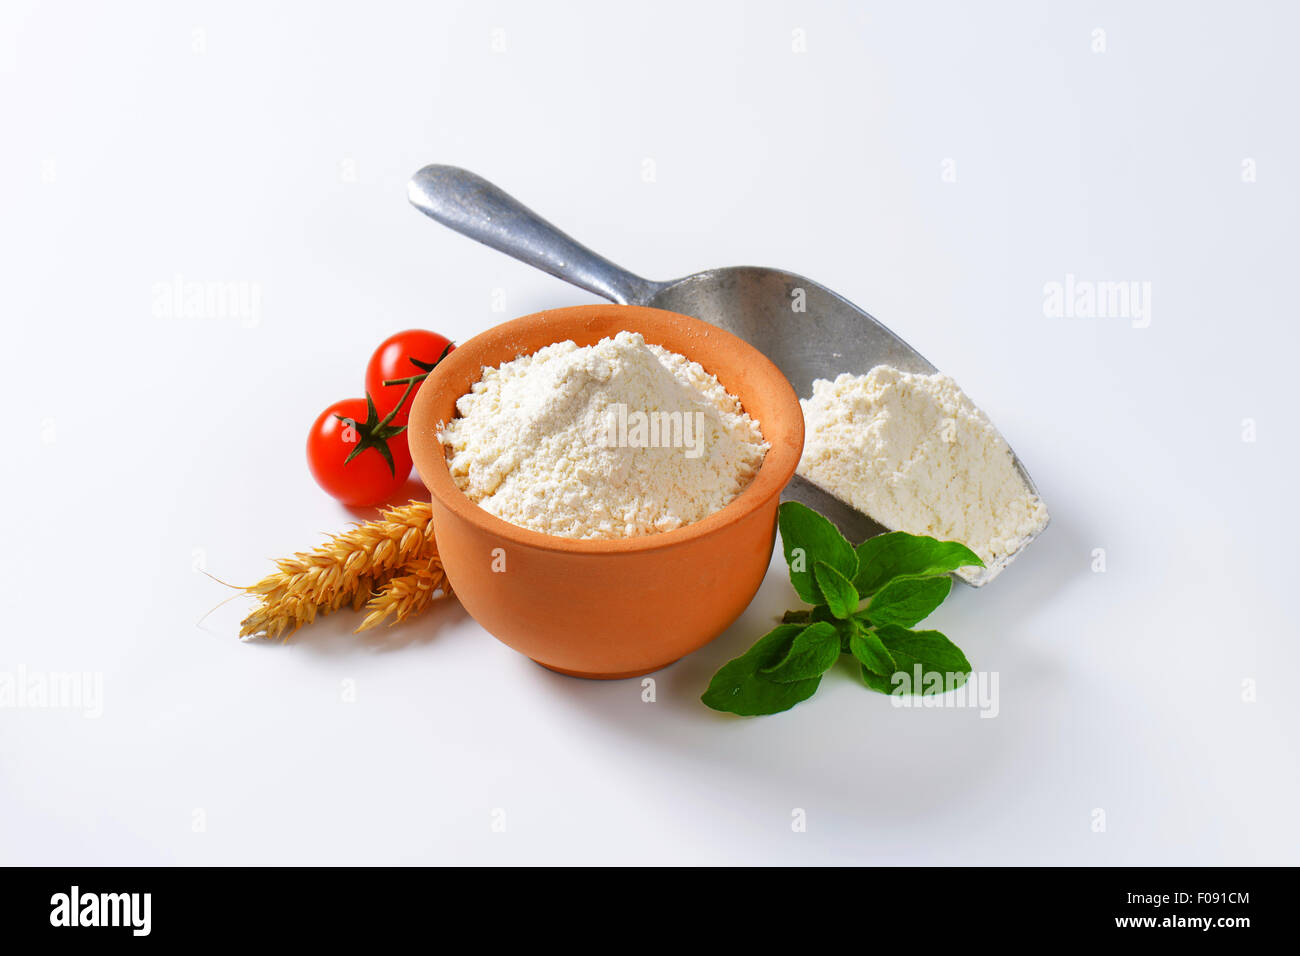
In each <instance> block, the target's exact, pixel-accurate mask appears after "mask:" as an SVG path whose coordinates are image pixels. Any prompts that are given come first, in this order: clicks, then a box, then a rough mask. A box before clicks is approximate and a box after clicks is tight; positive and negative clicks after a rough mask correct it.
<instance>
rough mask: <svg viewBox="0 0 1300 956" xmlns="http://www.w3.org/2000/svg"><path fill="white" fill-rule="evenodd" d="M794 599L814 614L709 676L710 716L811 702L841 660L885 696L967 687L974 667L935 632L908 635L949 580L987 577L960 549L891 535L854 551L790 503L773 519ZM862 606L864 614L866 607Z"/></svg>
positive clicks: (823, 522) (794, 615)
mask: <svg viewBox="0 0 1300 956" xmlns="http://www.w3.org/2000/svg"><path fill="white" fill-rule="evenodd" d="M777 523H778V525H779V527H780V529H781V545H782V549H783V550H784V552H785V559H786V563H787V564H788V565H789V568H790V583H791V584H792V585H794V589H795V592H796V593H798V595H799V596H800V597H801V598H803V599H804V600H805V601H807V602H808V603H809V604H811V605H813V606H812V607H811V608H799V609H796V610H791V611H787V612H786V613H785V615H784V616H783V617H782V623H781V624H779V625H777V626H776V627H775V628H773V629H772V630H771V631H769V632H768V633H767V634H764V635H763V636H762V637H760V638H759V639H758V642H757V643H756V644H755V645H754V646H753V647H751V648H750V649H749V650H748V651H746V652H745V653H744V654H742V655H740V657H737V658H735V659H734V660H732V661H728V662H727V663H726V664H724V665H723V666H722V667H721V669H719V671H718V672H717V673H716V674H714V675H713V680H712V681H710V682H709V687H708V690H706V691H705V692H704V694H703V696H702V697H701V698H700V699H701V700H702V701H704V703H705V704H707V705H708V706H709V707H712V708H713V709H714V710H721V711H726V712H727V713H732V714H739V715H741V716H745V717H755V716H759V715H762V714H775V713H779V712H781V711H783V710H789V709H790V708H791V707H793V706H794V705H795V704H797V703H799V702H800V701H803V700H807V699H808V698H809V697H811V696H812V695H813V694H814V693H815V692H816V690H817V687H818V686H819V685H820V684H821V680H822V677H823V676H824V675H825V674H826V672H827V671H829V670H830V669H831V667H832V666H834V664H835V662H836V661H837V660H839V659H840V657H841V656H843V655H845V654H847V655H849V656H850V657H851V658H852V659H853V660H854V661H856V663H857V664H858V670H859V674H860V676H861V679H862V682H863V683H864V684H866V686H867V687H870V688H871V689H872V690H877V691H880V692H881V693H885V694H891V693H910V694H929V693H936V692H942V691H944V690H950V689H952V688H953V687H956V686H960V685H961V684H962V683H964V682H965V680H966V678H967V676H968V675H969V674H970V671H971V666H970V662H969V661H968V660H967V659H966V655H965V654H963V653H962V652H961V650H960V649H959V648H958V647H957V645H956V644H954V643H953V642H952V641H950V640H948V638H947V637H945V636H944V635H943V634H940V633H939V632H938V631H914V630H911V628H912V627H913V626H914V625H916V624H919V623H920V622H921V621H923V620H924V619H925V618H927V617H929V615H930V614H931V613H932V612H933V611H934V609H935V608H937V607H938V606H939V605H940V604H942V603H943V601H944V599H945V598H946V597H947V596H948V592H949V591H950V590H951V588H952V579H951V578H950V577H949V576H948V575H949V574H950V573H951V572H953V571H956V570H957V569H958V568H963V567H981V568H982V567H983V566H984V562H983V561H981V560H980V559H979V557H978V556H977V555H976V554H975V552H973V551H971V550H970V549H969V548H967V547H966V546H965V545H963V544H959V543H958V542H956V541H939V540H937V539H935V538H930V537H926V536H923V535H912V534H906V533H904V532H902V531H891V532H889V533H888V534H882V535H879V536H878V537H875V538H869V539H867V540H866V541H864V542H863V543H862V544H861V545H859V546H858V547H857V548H854V547H853V545H851V544H850V543H849V542H848V541H847V540H846V539H845V538H844V536H843V535H842V534H840V532H839V529H837V528H836V527H835V525H833V524H831V522H830V521H829V520H827V519H826V518H825V517H823V516H822V515H820V514H818V513H817V512H816V511H813V510H812V509H811V508H809V507H807V506H806V505H802V504H799V503H798V502H795V501H787V502H785V503H784V504H782V505H781V508H780V511H779V512H778V516H777ZM864 602H865V604H864Z"/></svg>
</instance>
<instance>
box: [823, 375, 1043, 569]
mask: <svg viewBox="0 0 1300 956" xmlns="http://www.w3.org/2000/svg"><path fill="white" fill-rule="evenodd" d="M800 404H801V405H802V406H803V410H804V419H805V423H806V427H807V438H806V440H805V443H804V450H803V458H802V459H801V460H800V462H799V469H798V471H799V474H801V475H803V476H804V477H805V478H807V479H808V480H809V481H811V482H813V483H814V484H817V485H820V486H821V487H822V488H824V489H825V490H827V491H829V492H830V493H831V494H833V495H835V496H836V497H837V498H840V499H842V500H844V501H847V502H848V503H849V504H851V505H853V507H855V508H857V509H858V510H859V511H861V512H864V513H865V514H868V515H870V516H871V517H873V518H875V519H876V520H877V521H878V522H880V523H881V524H883V525H884V526H885V527H887V528H890V529H892V530H895V531H906V532H908V533H910V534H926V535H930V536H932V537H935V538H941V539H944V540H950V541H960V542H962V544H964V545H966V546H967V547H968V548H970V549H971V550H972V551H974V552H975V553H976V554H978V555H979V556H980V557H981V558H983V559H984V563H985V564H986V565H987V566H988V567H989V568H990V571H991V573H990V575H989V576H990V577H992V575H995V574H996V573H997V572H998V571H1000V570H1001V568H1002V567H1003V566H1005V564H1006V561H1007V559H1008V557H1009V555H1011V554H1012V553H1013V552H1014V551H1016V549H1017V548H1019V546H1020V545H1021V544H1022V543H1023V542H1024V540H1025V538H1026V537H1027V536H1029V535H1030V534H1032V533H1034V532H1035V531H1038V530H1040V529H1041V528H1042V527H1043V525H1045V524H1046V523H1047V508H1046V507H1045V506H1044V505H1043V502H1042V501H1041V500H1040V499H1039V498H1038V496H1037V495H1035V494H1033V493H1032V492H1031V491H1030V490H1029V486H1028V485H1027V484H1025V481H1024V479H1022V478H1021V477H1020V473H1019V472H1018V471H1017V470H1016V468H1015V465H1014V463H1013V460H1012V456H1011V449H1010V448H1009V447H1008V446H1007V443H1006V442H1005V441H1004V440H1003V439H1002V436H1001V435H999V434H998V432H997V429H995V428H994V427H993V425H992V423H991V422H990V421H989V420H988V418H987V417H986V416H985V415H984V413H983V412H982V411H980V410H979V408H977V407H976V406H975V404H974V403H973V402H972V401H971V400H970V399H969V398H967V397H966V394H965V393H964V392H963V391H962V390H961V389H960V388H958V387H957V384H956V383H955V382H953V380H952V379H950V378H948V377H947V376H946V375H939V374H936V375H912V374H909V373H906V372H901V371H899V370H898V369H895V368H890V367H889V366H886V365H878V366H876V367H875V368H873V369H872V370H871V371H870V372H868V373H867V374H866V375H859V376H853V375H848V374H844V375H840V376H839V377H838V378H836V379H835V381H833V382H828V381H824V380H819V381H816V382H814V383H813V393H812V397H811V398H808V399H803V400H801V402H800ZM961 573H962V575H963V576H964V577H967V578H973V577H976V576H977V575H976V574H975V573H973V572H971V571H963V572H961Z"/></svg>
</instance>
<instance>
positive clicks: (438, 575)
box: [357, 550, 451, 634]
mask: <svg viewBox="0 0 1300 956" xmlns="http://www.w3.org/2000/svg"><path fill="white" fill-rule="evenodd" d="M450 593H451V586H450V585H449V584H448V583H447V575H446V573H445V572H444V571H443V569H442V559H441V558H440V557H439V556H438V553H437V551H436V550H435V551H434V552H433V553H432V554H428V555H422V556H420V557H419V558H417V559H415V560H414V561H412V562H411V563H409V564H408V565H406V567H404V568H402V570H401V571H399V572H397V573H395V574H394V575H393V576H392V577H391V578H389V579H388V581H387V582H386V583H385V584H384V585H383V587H382V588H380V590H379V591H378V593H376V594H375V596H374V597H372V598H371V599H370V601H369V603H367V604H366V610H367V611H368V612H369V613H368V614H366V616H365V619H364V620H362V622H361V624H360V626H359V627H358V628H357V633H358V634H359V633H361V632H362V631H367V630H369V629H370V628H372V627H378V626H379V625H380V624H382V623H383V622H384V620H385V619H387V618H388V617H390V616H391V617H392V618H393V619H392V620H391V621H389V622H388V626H389V627H392V626H393V625H394V624H399V623H401V622H402V621H405V620H406V619H407V618H409V617H412V616H414V615H416V614H419V613H420V612H421V611H423V610H424V609H425V608H427V607H428V606H429V605H430V604H432V603H433V601H434V599H435V598H439V597H446V596H447V595H449V594H450Z"/></svg>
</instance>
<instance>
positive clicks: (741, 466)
mask: <svg viewBox="0 0 1300 956" xmlns="http://www.w3.org/2000/svg"><path fill="white" fill-rule="evenodd" d="M456 410H457V412H458V413H459V417H458V418H455V419H453V420H452V421H451V422H448V423H446V424H445V425H444V426H443V427H442V429H441V431H440V432H439V434H438V437H439V439H440V440H441V441H442V443H443V445H444V446H445V447H446V449H447V452H448V467H449V468H450V470H451V476H452V478H453V480H454V481H455V482H456V484H457V486H459V487H460V489H461V490H462V491H464V492H465V494H466V495H468V496H469V498H470V500H472V501H474V502H477V503H478V505H479V506H480V507H481V508H483V509H484V510H485V511H489V512H491V513H492V514H494V515H497V516H498V517H500V518H502V519H504V520H505V521H509V522H510V523H512V524H516V525H520V526H521V527H524V528H531V529H532V530H534V531H541V532H543V533H545V534H553V535H559V536H560V537H565V538H625V537H633V536H636V535H644V534H654V533H656V532H660V531H671V530H673V529H674V528H680V527H681V526H683V525H687V524H690V523H691V522H694V521H699V520H700V519H701V518H703V517H705V516H706V515H710V514H712V513H713V512H715V511H719V510H721V509H722V508H723V507H724V506H726V504H727V503H728V502H730V501H731V500H732V499H733V498H734V497H735V496H736V495H738V494H739V493H740V492H741V491H743V490H744V489H745V487H746V486H747V485H748V484H749V482H750V480H751V479H752V478H753V477H754V475H755V474H756V473H757V471H758V468H759V465H760V464H762V461H763V455H764V453H765V452H766V451H767V447H768V446H767V443H766V442H765V441H764V440H763V435H762V432H761V431H760V430H759V427H758V424H757V423H755V422H754V420H753V419H751V418H750V417H749V416H748V415H747V414H745V411H744V410H743V409H742V408H741V406H740V403H739V402H738V401H737V400H736V399H735V398H734V397H732V396H731V395H730V394H728V392H727V390H726V389H725V388H723V387H722V385H721V384H719V382H718V380H717V379H716V378H715V377H714V376H712V375H710V374H709V373H708V372H706V371H705V370H704V369H703V368H702V367H701V366H700V365H699V363H697V362H691V361H689V360H688V359H686V358H684V357H682V356H681V355H678V354H676V353H674V352H670V351H668V350H667V349H664V348H662V347H660V346H658V345H647V344H646V341H645V339H644V338H642V337H641V335H640V334H639V333H634V332H620V333H618V335H616V336H614V337H613V338H606V339H602V340H601V341H600V342H598V343H597V344H596V345H591V346H586V347H583V348H579V347H578V346H577V345H575V344H574V343H573V342H558V343H556V344H554V345H548V346H547V347H546V348H543V349H541V350H539V351H538V352H536V353H535V354H533V355H526V356H522V357H520V358H517V359H515V360H514V361H511V362H505V363H503V364H502V365H500V366H499V367H497V368H485V369H484V370H483V376H482V378H481V379H480V380H479V381H478V382H476V383H475V384H474V386H473V389H472V390H471V391H470V392H469V393H468V394H466V395H463V396H462V397H461V398H460V399H459V400H458V401H457V402H456Z"/></svg>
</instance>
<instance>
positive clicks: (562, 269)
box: [407, 165, 660, 305]
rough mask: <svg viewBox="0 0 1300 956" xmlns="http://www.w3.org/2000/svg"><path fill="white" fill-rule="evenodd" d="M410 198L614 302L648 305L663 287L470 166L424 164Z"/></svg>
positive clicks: (431, 213)
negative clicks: (595, 249)
mask: <svg viewBox="0 0 1300 956" xmlns="http://www.w3.org/2000/svg"><path fill="white" fill-rule="evenodd" d="M407 197H408V198H409V199H410V200H411V205H413V206H414V207H415V208H416V209H418V210H420V212H422V213H424V214H425V215H426V216H428V217H429V218H430V219H434V220H436V221H438V222H440V223H442V224H443V225H444V226H447V227H448V228H450V229H454V230H456V232H459V233H460V234H461V235H462V236H468V237H469V238H470V239H473V240H475V241H476V242H481V243H483V245H485V246H491V247H492V248H493V249H496V250H497V251H498V252H504V253H505V254H506V255H508V256H513V257H514V258H516V259H518V260H519V261H520V262H526V263H528V264H529V265H530V266H533V267H535V268H537V269H541V270H542V271H543V272H549V273H550V274H551V275H553V276H555V277H556V278H559V279H563V280H564V281H565V282H570V283H572V284H573V285H576V286H578V287H579V288H583V289H586V290H587V291H588V292H594V293H595V294H596V295H599V296H602V297H604V298H606V299H609V300H610V301H611V302H617V303H619V304H620V305H644V304H645V303H646V302H648V301H649V300H650V298H651V297H652V296H653V295H654V293H655V291H656V290H657V289H658V288H659V286H660V283H656V282H650V281H648V280H646V279H642V278H641V277H640V276H636V275H633V274H632V273H630V272H628V271H627V270H626V269H621V268H619V267H618V266H616V265H614V263H612V262H610V261H609V260H608V259H606V258H604V257H603V256H598V255H596V253H594V252H592V251H591V250H590V249H588V248H587V247H586V246H584V245H582V244H581V243H579V242H576V241H574V240H573V239H570V238H569V237H568V236H566V235H565V234H564V233H563V232H561V231H560V230H559V229H557V228H555V227H554V226H552V225H551V224H550V223H549V222H547V221H546V220H545V219H543V218H542V217H541V216H539V215H537V213H535V212H533V211H532V210H531V209H529V208H528V207H527V206H525V205H523V203H520V202H519V201H518V200H516V199H514V198H513V197H512V196H509V195H507V194H506V193H505V192H503V191H502V190H501V189H499V188H497V187H496V186H494V185H492V183H490V182H488V181H487V180H486V179H484V178H482V177H481V176H477V175H475V174H474V173H471V172H470V171H469V170H467V169H460V168H458V167H456V166H436V165H435V166H425V167H424V168H423V169H421V170H420V171H419V172H417V173H416V174H415V175H414V176H412V177H411V181H410V183H409V184H408V185H407Z"/></svg>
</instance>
